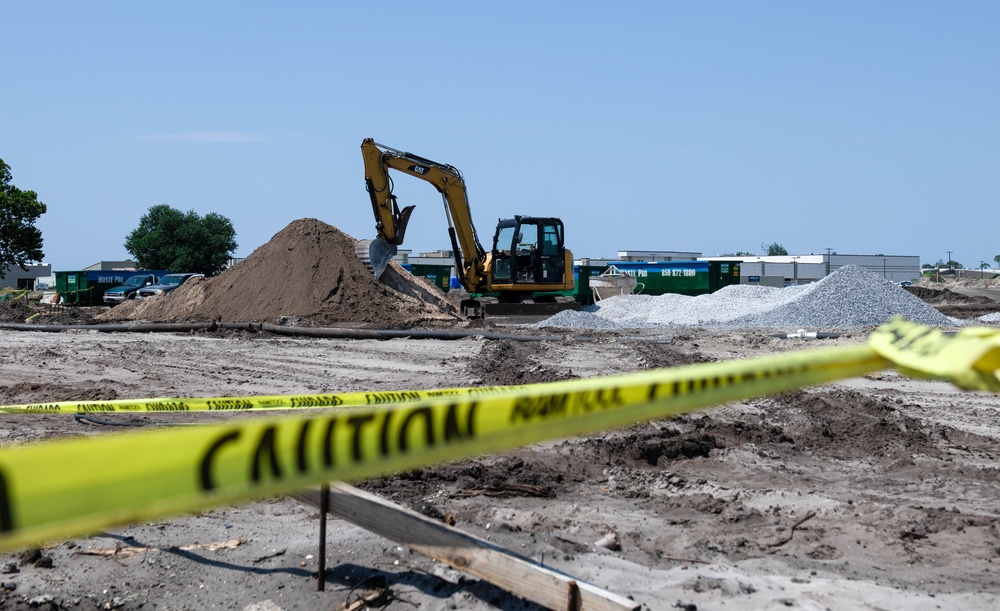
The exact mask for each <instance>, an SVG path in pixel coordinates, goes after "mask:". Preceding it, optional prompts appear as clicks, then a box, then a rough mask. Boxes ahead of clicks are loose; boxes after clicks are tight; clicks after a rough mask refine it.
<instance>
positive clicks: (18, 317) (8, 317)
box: [0, 299, 36, 322]
mask: <svg viewBox="0 0 1000 611" xmlns="http://www.w3.org/2000/svg"><path fill="white" fill-rule="evenodd" d="M35 313H36V312H35V311H34V310H32V309H31V306H29V305H28V304H27V303H25V302H24V301H22V300H20V299H5V300H3V301H0V322H24V321H25V319H27V318H29V317H31V316H32V315H34V314H35Z"/></svg>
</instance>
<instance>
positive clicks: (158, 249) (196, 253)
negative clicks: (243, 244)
mask: <svg viewBox="0 0 1000 611" xmlns="http://www.w3.org/2000/svg"><path fill="white" fill-rule="evenodd" d="M236 246H237V244H236V231H235V230H234V229H233V224H232V223H231V222H230V221H229V219H227V218H226V217H224V216H222V215H220V214H216V213H214V212H210V213H208V214H206V215H205V216H199V215H198V214H197V213H196V212H194V211H193V210H192V211H189V212H186V213H184V212H181V211H180V210H176V209H174V208H171V207H170V206H168V205H166V204H161V205H159V206H153V207H152V208H150V209H149V210H148V211H147V212H146V214H145V215H143V217H142V218H141V219H139V226H138V227H137V228H136V229H135V230H133V231H132V233H130V234H128V237H127V238H125V250H127V251H128V252H129V253H130V254H131V255H132V256H133V257H135V260H136V262H137V263H138V264H139V267H141V268H143V269H169V270H170V271H173V272H198V273H202V274H205V275H206V276H214V275H216V274H219V273H221V272H222V270H224V269H226V264H227V263H228V262H229V259H231V258H232V256H233V251H235V250H236Z"/></svg>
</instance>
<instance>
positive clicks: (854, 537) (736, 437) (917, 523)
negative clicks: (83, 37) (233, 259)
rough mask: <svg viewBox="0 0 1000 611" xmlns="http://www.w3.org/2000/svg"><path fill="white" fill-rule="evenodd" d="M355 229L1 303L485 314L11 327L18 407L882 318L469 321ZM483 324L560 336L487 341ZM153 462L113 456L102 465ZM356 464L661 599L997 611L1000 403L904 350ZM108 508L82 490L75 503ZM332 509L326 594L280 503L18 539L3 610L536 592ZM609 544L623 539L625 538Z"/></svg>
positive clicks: (448, 375)
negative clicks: (768, 390) (753, 396)
mask: <svg viewBox="0 0 1000 611" xmlns="http://www.w3.org/2000/svg"><path fill="white" fill-rule="evenodd" d="M353 244H354V241H353V238H350V236H346V235H345V234H342V233H341V232H339V231H338V230H336V229H335V228H333V227H331V226H329V225H325V224H323V223H320V222H318V221H315V220H314V219H305V220H302V221H296V222H295V223H293V224H292V225H290V226H289V227H287V228H286V229H284V230H282V231H281V232H279V233H278V234H276V235H275V237H274V239H272V241H271V242H269V243H268V244H266V245H264V246H262V247H261V248H260V249H258V251H255V252H254V254H252V255H251V256H250V257H248V258H247V259H246V260H245V261H244V262H243V263H240V264H239V265H237V266H235V267H234V268H231V269H230V270H228V271H227V272H225V273H223V274H222V275H220V276H218V277H215V278H209V279H207V280H204V281H199V282H195V281H192V282H191V283H190V284H189V285H188V284H186V285H185V286H182V287H180V288H179V289H177V291H176V292H175V293H174V294H171V295H168V296H165V297H156V298H151V299H149V300H146V301H144V302H141V303H135V302H130V303H127V304H125V305H122V306H118V307H115V308H113V309H111V310H110V311H109V310H108V309H107V308H100V307H97V308H91V309H85V308H63V309H50V310H45V311H44V312H42V313H41V314H39V312H37V311H34V310H32V309H31V308H30V307H28V306H27V305H26V304H24V303H22V302H17V301H7V302H0V320H2V321H8V322H22V321H24V320H25V319H28V318H31V319H32V321H33V324H37V325H44V324H51V323H56V324H60V325H79V324H87V323H95V324H103V323H119V322H121V321H125V322H134V321H149V322H182V321H201V322H214V321H220V322H233V323H237V322H248V321H258V322H266V323H270V324H280V325H288V326H289V327H295V326H304V327H308V326H314V327H340V328H348V329H359V328H377V327H379V326H383V327H391V328H394V329H459V330H465V331H469V332H471V333H472V334H473V335H471V336H470V337H466V338H464V339H456V340H450V341H444V340H437V339H423V340H417V339H408V338H399V339H391V340H372V339H332V338H316V337H312V338H310V337H296V336H284V335H274V334H269V333H262V332H259V331H251V330H243V331H236V330H231V329H228V330H227V329H223V330H217V331H198V332H184V333H178V332H163V333H129V332H121V333H103V332H99V331H97V330H95V329H93V328H84V329H71V330H64V331H61V332H56V333H54V332H44V331H41V330H27V331H25V330H16V331H15V330H8V329H0V345H2V347H3V349H2V350H0V372H2V379H0V403H2V404H4V405H16V404H24V403H35V402H51V401H77V400H83V401H101V400H111V399H133V398H136V399H137V398H150V397H213V396H250V395H280V394H315V393H336V392H347V391H388V390H408V389H425V388H426V389H430V388H452V387H456V386H480V385H506V384H530V383H535V382H548V381H557V380H565V379H572V378H578V377H593V376H603V375H614V374H617V373H623V372H630V371H637V370H645V369H654V368H661V367H675V366H679V365H688V364H694V363H701V362H711V361H723V360H731V359H745V358H753V357H758V356H762V355H770V354H774V353H781V352H790V351H798V350H812V349H822V348H824V347H830V346H841V345H857V344H861V343H863V342H865V341H866V340H867V338H868V335H869V333H870V331H871V329H870V328H869V329H851V330H840V332H839V334H836V335H837V336H836V337H833V338H830V339H822V340H816V339H804V338H797V339H787V338H785V337H784V336H783V335H781V334H783V333H786V332H794V331H795V329H780V330H778V329H726V330H722V329H708V328H699V327H676V328H666V329H656V330H646V331H629V332H617V331H616V332H608V331H557V330H553V329H535V328H532V327H529V326H524V325H525V323H527V322H530V320H529V319H521V320H518V319H509V318H506V319H495V320H489V319H488V320H486V321H472V322H469V321H463V320H461V319H460V318H459V317H458V316H456V315H455V314H454V312H453V311H452V310H450V309H449V307H450V306H448V303H447V299H445V298H444V297H443V296H442V295H440V294H435V293H434V290H433V287H428V286H427V285H426V283H422V282H421V281H420V280H416V279H413V278H412V277H409V276H408V274H406V273H405V271H402V268H398V269H395V268H393V271H392V272H391V273H390V276H391V284H392V288H391V290H390V288H386V286H385V285H384V284H383V285H379V284H377V283H375V281H374V279H373V278H372V277H371V274H370V273H369V272H367V270H365V269H364V267H363V266H362V265H361V264H360V262H359V261H358V260H357V259H356V257H355V256H354V251H353ZM262 279H272V280H273V281H270V282H265V281H263V280H262ZM923 285H924V282H923V281H922V282H921V283H917V285H916V287H915V288H916V289H920V290H921V291H923V292H925V293H926V294H918V296H920V297H921V298H922V299H926V300H927V302H928V303H930V304H932V305H934V306H935V307H937V308H939V309H941V310H942V311H946V310H945V308H958V309H953V310H951V311H950V312H951V315H953V316H961V317H963V318H972V317H973V315H978V314H974V313H975V312H978V311H979V309H984V310H989V311H997V310H998V309H1000V307H997V306H1000V303H998V302H996V301H994V302H992V303H989V302H982V301H976V300H975V299H977V298H986V299H990V298H991V296H992V293H989V291H995V290H996V288H995V287H994V286H991V285H986V284H983V286H979V287H972V286H965V285H964V284H960V283H945V284H941V283H930V284H929V285H928V286H923ZM921 287H923V288H921ZM910 288H911V289H913V288H914V287H910ZM946 288H947V290H948V292H945V289H946ZM969 290H974V291H987V294H978V295H976V294H972V295H969V294H966V293H967V292H968V291H969ZM911 292H912V291H911ZM970 299H972V300H973V301H970ZM970 304H971V306H970ZM994 304H996V305H994ZM962 308H965V309H964V310H962ZM984 324H985V323H984ZM991 324H993V325H994V326H995V324H996V323H991ZM821 330H822V331H835V330H833V329H821ZM478 332H493V333H503V334H523V333H527V334H540V333H544V334H546V335H552V334H561V335H563V336H564V337H563V338H562V339H557V340H551V341H544V342H536V341H532V342H521V341H513V340H510V339H494V340H486V339H483V338H482V337H481V336H476V335H475V333H478ZM580 334H585V335H587V336H588V337H589V338H590V339H591V340H592V341H578V340H579V338H578V337H577V336H578V335H580ZM779 335H781V336H779ZM252 417H259V414H248V413H231V412H225V413H172V414H170V413H129V414H121V413H118V414H102V415H101V417H100V419H99V420H103V421H106V422H109V423H114V424H134V425H140V426H147V427H152V426H157V425H170V424H179V423H205V422H213V421H219V420H225V419H240V418H252ZM123 430H126V431H127V430H132V429H127V428H123V427H119V426H114V425H113V424H107V423H105V424H101V423H95V422H90V423H85V422H78V421H77V420H76V419H75V418H74V416H72V415H60V414H6V415H2V416H0V447H10V446H14V445H18V444H25V443H33V442H38V441H43V440H54V439H59V438H64V437H71V436H82V435H109V434H119V433H121V432H122V431H123ZM131 460H133V458H132V457H130V456H95V457H94V460H93V464H92V468H93V469H101V468H102V465H112V464H115V463H117V462H128V461H131ZM50 468H51V469H52V470H53V471H55V470H58V469H59V468H60V465H59V464H52V465H50ZM355 483H356V484H357V485H358V486H359V487H362V488H364V489H366V490H368V491H370V492H372V493H375V494H377V495H379V496H381V497H383V498H385V499H388V500H390V501H392V502H394V503H398V504H400V505H402V506H405V507H411V508H414V509H416V510H418V511H420V512H421V513H423V514H425V515H428V516H431V517H439V516H449V515H450V516H452V517H453V519H454V527H455V528H458V529H461V530H463V531H466V532H468V533H471V534H474V535H477V536H479V537H482V538H485V539H487V540H489V541H490V542H493V543H495V544H496V545H498V546H501V547H502V548H504V549H506V550H509V551H510V552H512V553H515V554H518V555H520V556H522V557H524V558H528V559H530V560H531V561H533V562H536V563H538V564H540V565H544V566H545V567H549V568H551V569H555V570H558V571H561V572H564V573H566V574H568V575H571V576H573V577H574V578H577V579H580V580H583V581H586V582H589V583H592V584H595V585H597V586H600V587H602V588H605V589H607V590H610V591H612V592H614V593H616V594H619V595H624V596H629V597H631V598H633V599H634V600H635V601H636V603H637V604H638V605H641V607H642V608H643V609H669V608H681V609H687V610H693V609H777V608H781V609H785V608H792V609H928V610H930V609H956V608H960V609H995V608H998V607H1000V501H998V499H1000V399H998V397H997V396H996V395H991V394H985V393H974V392H965V391H961V390H959V389H957V388H955V387H953V386H951V385H949V384H946V383H943V382H931V381H921V380H916V379H912V378H909V377H906V376H904V375H902V374H900V373H897V372H894V371H891V370H887V371H884V372H880V373H876V374H870V375H867V376H864V377H859V378H854V379H849V380H844V381H841V382H837V383H834V384H830V385H828V386H824V387H818V388H808V389H803V390H800V391H795V392H789V393H786V394H783V395H779V396H774V397H768V398H763V399H757V400H752V401H743V402H735V403H731V404H727V405H723V406H718V407H715V408H712V409H707V410H704V411H701V412H698V413H695V414H692V415H688V416H684V417H680V418H675V419H672V420H664V421H657V422H650V423H644V424H636V425H631V426H627V427H624V428H621V429H617V430H611V431H607V432H604V433H601V434H595V435H590V436H585V437H575V438H569V439H562V440H555V441H551V442H547V443H542V444H537V445H533V446H529V447H523V448H520V449H516V450H512V451H509V452H506V453H502V454H492V455H486V456H479V457H472V458H468V459H464V460H460V461H457V462H452V463H447V464H437V465H433V466H428V467H426V468H422V469H418V470H414V471H409V472H405V473H393V474H389V475H386V476H385V477H380V478H376V479H372V480H367V481H363V482H355ZM86 502H87V499H81V498H66V499H65V503H66V504H67V506H69V507H73V506H80V505H81V504H84V503H86ZM328 527H329V529H328V537H327V554H326V566H327V570H326V573H325V574H324V576H323V578H324V582H325V584H326V589H325V591H322V592H319V591H317V587H316V572H317V567H318V558H317V548H318V530H319V514H318V512H317V511H316V510H315V509H313V508H312V507H311V506H307V505H305V504H303V503H300V502H298V501H296V500H294V499H292V498H290V497H280V498H267V499H260V500H257V501H253V502H249V503H245V504H241V505H238V506H230V507H218V508H215V509H211V510H207V511H202V512H199V513H197V514H193V515H178V516H172V517H168V518H164V519H161V520H158V521H156V522H153V523H145V524H129V525H122V526H117V527H114V528H110V529H108V530H106V531H105V532H101V533H96V534H94V535H93V536H89V537H81V538H77V539H73V540H70V541H57V542H52V543H50V544H46V545H44V546H42V547H41V548H40V549H35V550H24V551H18V552H7V553H3V554H0V608H2V609H143V610H149V609H157V610H161V609H162V610H168V609H169V610H175V609H191V610H194V609H213V608H214V609H240V610H244V609H245V610H251V611H254V610H256V611H264V610H267V611H275V610H278V609H285V610H291V609H338V608H343V609H348V608H350V609H355V608H362V607H363V606H364V605H363V604H362V603H361V602H360V600H361V598H362V597H363V596H366V595H367V596H369V598H368V601H369V605H370V606H371V607H378V608H385V609H400V610H402V609H414V608H416V609H533V608H535V607H534V606H533V605H531V604H529V603H527V602H525V601H524V599H522V598H520V597H519V596H518V592H517V591H513V592H510V591H505V590H501V589H499V588H497V587H495V586H493V585H490V584H489V583H487V582H486V581H484V580H480V579H477V578H473V577H470V576H467V575H465V574H463V573H461V572H459V571H457V570H455V569H453V568H450V567H448V566H446V565H444V564H441V563H439V562H436V561H433V560H431V559H429V558H426V557H424V556H422V555H419V554H416V553H414V552H412V551H410V550H409V549H408V548H407V547H406V546H405V545H402V544H400V543H397V542H394V541H390V540H387V539H384V538H382V537H380V536H378V535H375V534H373V533H371V532H369V531H366V530H364V529H361V528H359V527H356V526H354V525H352V524H350V523H348V522H345V521H342V520H339V519H332V518H331V519H330V520H329V522H328ZM611 533H613V536H610V537H609V534H611ZM612 538H615V539H617V541H618V543H619V544H620V545H608V544H607V542H608V541H609V540H611V539H612ZM599 542H600V544H598V543H599ZM515 590H516V589H515ZM379 592H381V596H379V597H378V598H375V597H374V595H375V594H378V593H379ZM567 607H568V608H570V607H571V604H570V601H569V600H568V601H567Z"/></svg>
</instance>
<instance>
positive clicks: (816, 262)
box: [703, 253, 920, 285]
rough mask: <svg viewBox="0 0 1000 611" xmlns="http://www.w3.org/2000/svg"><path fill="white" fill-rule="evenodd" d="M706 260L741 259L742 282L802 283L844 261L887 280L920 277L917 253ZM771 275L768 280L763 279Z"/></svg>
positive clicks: (894, 280) (829, 272) (838, 266)
mask: <svg viewBox="0 0 1000 611" xmlns="http://www.w3.org/2000/svg"><path fill="white" fill-rule="evenodd" d="M703 260H706V261H741V263H740V278H741V280H742V282H743V283H744V284H772V285H774V284H776V283H777V282H776V280H775V279H777V278H782V279H783V282H782V284H805V283H809V282H815V281H817V280H819V279H820V278H823V277H824V276H828V275H829V274H831V273H832V272H835V271H837V270H838V269H840V268H841V267H844V266H845V265H857V266H858V267H862V268H864V269H866V270H868V271H869V272H871V273H873V274H875V275H876V276H882V277H883V278H885V279H886V280H889V281H891V282H902V281H904V280H911V281H912V280H916V279H918V278H920V257H918V256H910V255H841V254H837V253H829V254H822V255H814V254H808V255H781V256H771V257H704V258H703ZM768 278H769V279H771V280H770V281H768V280H767V279H768Z"/></svg>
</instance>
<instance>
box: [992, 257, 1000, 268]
mask: <svg viewBox="0 0 1000 611" xmlns="http://www.w3.org/2000/svg"><path fill="white" fill-rule="evenodd" d="M993 260H994V261H996V262H997V267H1000V255H997V256H995V257H993Z"/></svg>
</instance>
